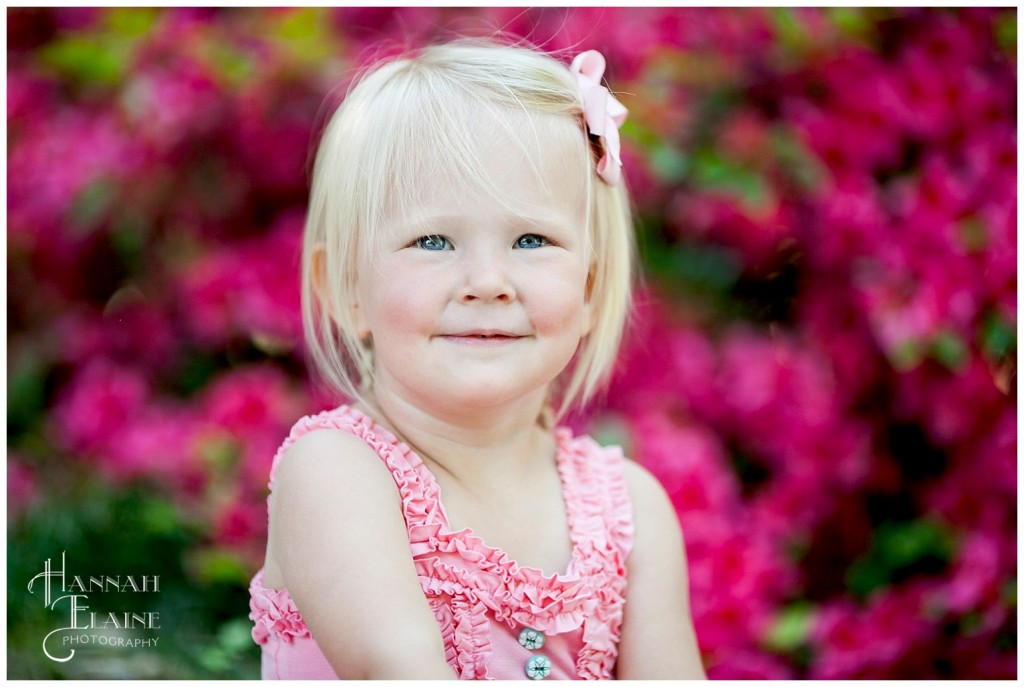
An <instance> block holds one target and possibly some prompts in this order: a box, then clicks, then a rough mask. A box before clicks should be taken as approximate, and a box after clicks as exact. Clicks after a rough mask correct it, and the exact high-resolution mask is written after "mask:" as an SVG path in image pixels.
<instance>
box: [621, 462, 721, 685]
mask: <svg viewBox="0 0 1024 687" xmlns="http://www.w3.org/2000/svg"><path fill="white" fill-rule="evenodd" d="M625 473H626V483H627V486H628V488H629V494H630V499H631V500H632V502H633V522H634V526H635V531H636V534H635V537H634V543H633V551H632V552H631V553H630V555H629V558H628V559H627V561H626V569H627V575H628V579H629V587H628V590H627V592H626V606H625V610H624V616H623V621H622V636H621V639H620V641H619V658H618V663H617V677H618V678H619V679H620V680H651V679H690V680H693V679H704V678H706V675H705V674H704V668H703V666H702V665H701V658H700V651H699V649H698V647H697V637H696V634H695V633H694V630H693V621H692V620H691V618H690V602H689V583H688V580H687V574H686V551H685V548H684V547H683V534H682V531H681V530H680V528H679V520H678V518H677V516H676V513H675V509H674V508H673V507H672V504H671V502H670V501H669V498H668V495H667V494H666V493H665V490H664V489H663V488H662V487H661V484H659V483H658V481H657V480H656V479H655V478H654V477H653V476H652V475H651V474H650V473H649V472H647V470H645V469H644V468H642V467H640V466H639V465H637V464H636V463H633V462H631V461H627V462H626V465H625Z"/></svg>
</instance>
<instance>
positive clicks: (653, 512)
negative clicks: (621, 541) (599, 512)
mask: <svg viewBox="0 0 1024 687" xmlns="http://www.w3.org/2000/svg"><path fill="white" fill-rule="evenodd" d="M623 475H624V476H625V478H626V488H627V489H628V490H629V498H630V501H631V502H632V506H633V521H634V525H635V527H636V542H637V544H638V545H643V544H645V543H647V542H652V543H654V544H656V543H657V541H658V540H662V541H664V539H666V538H668V539H669V540H670V541H671V540H677V539H679V538H680V537H681V536H682V532H681V530H680V528H679V519H678V517H677V516H676V512H675V508H674V507H673V506H672V502H671V500H670V499H669V496H668V494H667V493H666V492H665V488H664V487H663V486H661V482H659V481H658V478H656V477H655V476H654V475H652V474H651V472H650V471H649V470H648V469H647V468H645V467H644V466H642V465H640V464H639V463H637V462H636V461H633V460H629V459H627V460H625V461H624V462H623Z"/></svg>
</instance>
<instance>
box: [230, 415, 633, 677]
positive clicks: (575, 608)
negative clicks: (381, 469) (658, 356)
mask: <svg viewBox="0 0 1024 687" xmlns="http://www.w3.org/2000/svg"><path fill="white" fill-rule="evenodd" d="M318 429H335V430H343V431H346V432H351V433H352V434H354V435H356V436H358V437H360V438H361V439H362V440H363V441H365V442H366V443H367V444H368V445H369V446H370V447H371V448H373V449H374V450H375V451H376V452H377V454H378V455H379V456H380V458H381V460H383V461H384V463H385V464H386V465H387V466H388V468H389V469H390V471H391V474H392V475H393V476H394V479H395V484H396V485H397V488H398V490H399V492H400V494H401V497H402V508H403V513H404V516H405V522H406V526H407V529H408V532H409V550H410V553H411V555H412V558H413V561H414V562H415V565H416V571H417V573H418V575H419V580H420V585H421V586H422V588H423V594H424V596H426V598H427V600H428V601H429V603H430V606H431V608H432V609H433V611H434V616H435V617H436V618H437V624H438V627H439V628H440V631H441V635H442V637H443V638H444V646H445V656H446V658H447V660H448V664H449V665H450V666H451V667H452V668H453V669H454V670H455V671H456V673H457V674H458V675H459V677H461V678H462V679H466V680H470V679H474V680H481V679H500V680H507V679H526V678H527V677H529V678H532V679H542V678H545V677H546V678H549V679H610V678H613V677H614V671H615V659H616V655H617V653H618V640H619V628H620V626H621V624H622V608H623V603H624V601H625V592H626V574H625V573H626V571H625V561H626V557H627V556H628V555H629V551H630V549H631V547H632V543H633V523H632V510H631V506H630V502H629V496H628V493H627V490H626V483H625V480H624V477H623V471H622V466H623V461H624V458H623V456H622V452H621V450H620V449H618V448H605V447H601V446H599V445H598V444H597V443H596V442H594V441H593V440H592V439H590V438H589V437H573V436H572V433H571V432H570V431H569V430H567V429H564V428H559V429H558V430H556V439H557V446H558V452H557V464H558V471H559V474H560V475H561V478H562V488H563V494H564V500H565V507H566V514H567V517H568V521H569V530H570V535H571V538H572V543H573V551H572V558H571V561H570V563H569V566H568V568H567V570H566V571H565V573H563V574H558V575H552V576H550V577H548V576H545V575H544V573H543V572H541V571H540V570H537V569H535V568H530V567H525V566H519V565H517V564H516V562H515V561H513V560H511V559H509V558H508V556H506V555H505V554H504V553H503V552H502V551H500V550H498V549H495V548H492V547H490V546H488V545H487V544H486V543H484V541H483V540H481V539H480V538H479V537H477V536H475V535H474V534H473V532H472V530H469V529H463V530H460V531H458V532H453V531H452V529H451V527H449V525H448V518H447V516H446V515H445V512H444V508H443V507H442V505H441V502H440V500H439V495H440V493H439V489H438V486H437V483H436V482H435V481H434V478H433V475H431V473H430V471H429V470H428V469H427V467H426V466H425V465H424V463H423V461H422V460H421V459H420V457H419V456H417V455H416V454H415V453H414V452H413V451H412V450H411V449H410V448H409V447H407V446H406V445H405V444H403V443H401V442H400V441H398V440H397V439H396V438H395V437H394V436H393V435H392V434H390V433H389V432H388V431H387V430H385V429H384V428H383V427H381V426H380V425H377V424H375V423H374V422H373V420H371V419H370V418H369V417H367V416H366V415H364V414H363V413H360V412H359V411H357V410H355V409H354V408H350V407H347V406H341V407H339V408H336V409H335V410H330V411H326V412H324V413H321V414H319V415H316V416H310V417H304V418H303V419H302V420H300V421H299V422H298V423H296V425H295V426H294V427H293V428H292V431H291V434H290V435H289V437H288V438H287V439H286V440H285V442H284V443H283V444H282V446H281V448H280V449H279V450H278V452H277V455H276V456H275V458H274V464H273V467H272V468H271V473H270V474H271V476H270V483H271V487H273V478H274V471H275V469H276V467H277V464H278V461H279V460H280V459H281V457H282V456H283V455H284V452H285V450H286V449H287V448H288V447H289V446H290V445H291V444H292V443H293V442H294V441H295V440H297V439H298V438H299V437H301V436H302V435H304V434H306V433H307V432H312V431H314V430H318ZM249 592H250V597H251V598H250V602H249V606H250V609H251V613H250V614H249V617H250V618H251V619H252V620H253V622H254V623H255V626H254V628H253V631H252V636H253V639H254V640H255V641H256V643H257V644H259V645H260V646H261V647H262V675H263V679H336V678H337V677H338V676H337V675H336V674H335V672H334V670H333V669H332V668H331V666H330V665H329V664H328V663H327V659H326V658H325V657H324V655H323V653H321V651H320V649H319V647H317V645H316V641H315V640H314V639H313V637H312V636H311V635H310V632H309V628H307V627H306V623H305V622H304V621H303V619H302V616H301V615H300V614H299V611H298V609H297V608H296V607H295V603H294V602H293V601H292V598H291V596H290V595H289V594H288V591H287V590H286V589H281V590H277V591H274V590H270V589H267V588H266V587H264V586H263V571H262V570H260V571H259V572H258V573H256V576H255V577H254V578H253V580H252V584H251V585H250V588H249ZM531 630H532V631H534V632H533V633H531V632H530V631H531ZM538 644H542V645H541V646H538ZM537 656H540V658H536V657H537Z"/></svg>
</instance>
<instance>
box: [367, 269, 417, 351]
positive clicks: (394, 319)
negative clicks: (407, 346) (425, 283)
mask: <svg viewBox="0 0 1024 687" xmlns="http://www.w3.org/2000/svg"><path fill="white" fill-rule="evenodd" d="M406 281H407V280H403V278H402V276H401V273H397V274H390V273H389V275H387V276H385V275H373V276H371V277H370V278H369V279H367V280H366V281H365V283H364V284H363V287H362V289H361V292H360V303H361V309H362V311H363V316H364V322H365V326H366V329H367V330H369V333H371V334H372V335H373V338H374V340H376V341H379V340H381V339H382V338H386V337H387V336H388V334H389V333H390V332H393V331H396V330H401V329H403V328H404V329H408V328H409V327H410V326H412V325H413V324H414V323H415V322H416V320H417V317H416V315H417V313H420V312H422V311H423V309H424V305H423V304H422V303H420V302H419V301H418V297H419V299H420V300H421V299H422V296H421V294H422V289H415V288H411V285H410V284H407V283H405V282H406Z"/></svg>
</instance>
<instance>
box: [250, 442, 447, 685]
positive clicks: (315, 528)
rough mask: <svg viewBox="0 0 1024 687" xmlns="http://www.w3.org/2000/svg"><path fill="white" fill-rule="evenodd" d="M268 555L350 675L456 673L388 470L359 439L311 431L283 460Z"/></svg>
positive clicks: (339, 669) (322, 643)
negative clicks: (423, 584) (418, 573)
mask: <svg viewBox="0 0 1024 687" xmlns="http://www.w3.org/2000/svg"><path fill="white" fill-rule="evenodd" d="M270 541H271V544H270V547H269V553H270V556H269V558H271V559H272V560H273V561H274V563H275V565H276V567H277V569H278V570H280V572H281V577H282V579H283V580H284V582H285V586H286V587H287V589H288V592H289V593H290V594H291V596H292V598H293V599H294V600H295V605H296V606H297V607H298V608H299V611H300V612H301V613H302V617H303V619H304V620H305V621H306V625H307V626H308V627H309V629H310V632H311V633H312V634H313V637H314V638H315V639H316V643H317V645H319V647H320V650H321V651H322V652H323V654H324V656H325V657H326V658H327V660H328V662H329V663H330V664H331V666H332V667H333V668H334V670H335V672H336V673H337V674H338V676H339V677H343V678H345V679H385V678H386V679H402V678H405V679H440V678H446V679H454V678H455V673H454V671H452V669H451V668H450V667H449V666H448V664H447V663H446V661H445V657H444V645H443V642H442V639H441V633H440V631H439V630H438V627H437V622H436V620H435V619H434V614H433V612H432V611H431V609H430V606H429V604H428V603H427V600H426V598H425V597H424V596H423V591H422V589H421V588H420V584H419V581H418V579H417V577H416V571H415V568H414V566H413V562H412V558H411V556H410V554H409V539H408V535H407V532H406V528H405V523H404V520H403V517H402V510H401V501H400V497H399V494H398V491H397V489H396V488H395V483H394V480H393V479H392V476H391V473H390V472H389V471H388V469H387V467H386V466H385V465H384V464H383V463H382V462H381V460H380V458H379V457H378V456H377V454H376V453H374V451H373V450H372V449H370V447H368V446H367V445H366V444H364V443H363V442H362V440H360V439H359V438H358V437H355V436H352V435H350V434H348V433H345V432H341V431H333V430H322V431H316V432H311V433H309V434H307V435H305V436H303V437H301V438H300V439H299V440H298V441H296V442H295V444H293V445H292V446H291V447H290V448H289V449H288V452H287V455H286V456H285V458H284V460H282V461H281V463H280V465H279V466H278V470H277V474H276V477H275V483H274V492H273V497H272V501H271V507H270Z"/></svg>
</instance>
